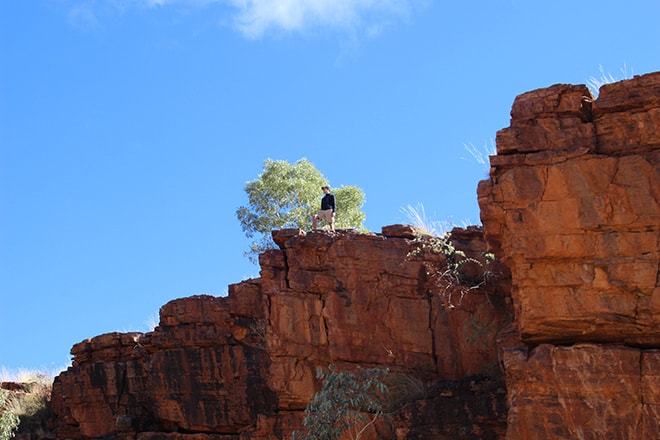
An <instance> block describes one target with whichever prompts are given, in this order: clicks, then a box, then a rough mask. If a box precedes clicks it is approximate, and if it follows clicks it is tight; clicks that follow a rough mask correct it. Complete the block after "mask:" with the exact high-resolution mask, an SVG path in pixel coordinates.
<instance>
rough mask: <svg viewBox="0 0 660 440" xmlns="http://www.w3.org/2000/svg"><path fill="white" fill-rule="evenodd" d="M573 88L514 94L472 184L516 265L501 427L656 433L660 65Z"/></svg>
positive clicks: (571, 434) (529, 434)
mask: <svg viewBox="0 0 660 440" xmlns="http://www.w3.org/2000/svg"><path fill="white" fill-rule="evenodd" d="M581 94H585V95H586V92H585V90H584V89H580V88H579V87H578V88H576V87H572V86H563V85H559V86H553V87H550V88H548V89H543V90H537V91H533V92H529V93H527V94H524V95H522V96H520V97H518V98H517V99H516V101H515V103H514V105H513V110H512V113H511V114H512V120H511V127H509V128H507V129H504V130H502V131H501V132H500V133H498V138H497V142H498V146H497V149H498V153H499V155H498V156H497V157H494V158H493V160H492V161H491V175H490V179H489V180H487V181H483V182H481V183H480V184H479V189H478V194H479V204H480V206H481V218H482V221H483V223H484V231H485V234H486V238H487V242H488V244H489V246H490V249H491V250H492V251H493V252H494V253H495V254H496V255H497V256H499V257H500V258H501V259H502V261H503V262H504V263H506V264H507V265H508V266H509V268H510V270H511V274H512V280H511V281H512V292H511V295H512V299H513V305H514V310H515V324H514V325H512V326H511V327H509V328H508V329H507V331H506V332H502V333H501V334H500V338H499V343H500V350H501V353H502V355H501V359H502V361H503V365H504V368H505V377H506V382H507V389H508V402H509V416H508V430H507V436H506V438H507V439H512V440H513V439H530V438H544V439H564V438H594V439H596V438H608V439H649V438H656V437H657V433H658V432H660V423H659V422H658V420H660V419H659V418H658V414H659V408H660V407H659V406H658V389H659V388H660V385H659V381H658V378H659V376H658V373H657V371H658V370H657V367H658V352H657V348H658V347H659V346H660V325H659V324H660V319H659V318H660V309H659V308H658V307H659V306H660V285H659V282H660V281H659V280H660V278H659V277H658V273H659V272H658V268H659V265H660V248H659V246H658V244H659V243H660V179H659V177H660V135H658V133H660V73H654V74H649V75H645V76H642V77H635V78H633V79H631V80H627V81H622V82H620V83H615V84H610V85H607V86H603V87H602V88H601V96H600V97H598V99H596V100H593V101H592V100H590V99H589V97H586V96H585V99H582V100H581V99H579V98H580V95H581ZM587 104H590V105H591V108H589V107H588V105H587ZM589 113H591V114H589ZM539 344H540V345H539ZM624 344H625V345H627V346H625V345H624Z"/></svg>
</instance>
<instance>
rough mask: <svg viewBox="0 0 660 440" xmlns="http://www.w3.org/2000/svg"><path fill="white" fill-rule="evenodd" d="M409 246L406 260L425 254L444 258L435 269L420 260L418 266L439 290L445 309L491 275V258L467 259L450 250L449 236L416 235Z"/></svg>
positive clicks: (454, 249) (430, 263) (457, 251)
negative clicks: (419, 265) (411, 248)
mask: <svg viewBox="0 0 660 440" xmlns="http://www.w3.org/2000/svg"><path fill="white" fill-rule="evenodd" d="M413 245H414V249H413V250H412V251H411V252H410V253H409V256H410V257H412V256H419V255H421V254H423V253H425V252H430V253H431V254H439V255H442V256H444V262H443V263H441V264H440V265H439V266H438V265H435V264H434V263H432V262H429V261H426V260H423V261H422V264H423V265H424V267H425V269H426V275H427V276H428V277H429V278H430V280H431V282H432V284H433V285H435V286H436V287H438V288H440V289H441V293H442V297H443V298H444V300H445V306H446V307H448V308H453V307H455V306H457V305H460V304H461V301H462V300H463V298H464V297H465V295H466V294H467V293H468V292H470V291H472V290H475V289H479V288H481V287H483V286H484V285H485V284H486V283H487V282H488V279H489V278H490V277H491V276H492V275H493V272H492V271H491V266H492V264H493V262H494V261H495V256H494V255H493V254H491V253H488V252H484V253H483V254H482V259H481V260H479V259H477V258H472V257H469V256H467V255H466V254H465V252H463V251H462V250H460V249H457V248H456V247H455V246H454V244H453V243H452V241H451V232H448V233H446V234H445V235H444V236H443V237H437V236H431V235H419V236H418V237H416V238H415V239H414V240H413ZM456 294H458V298H456V296H455V295H456Z"/></svg>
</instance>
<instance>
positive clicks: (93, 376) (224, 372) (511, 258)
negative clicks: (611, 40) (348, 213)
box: [51, 73, 660, 440]
mask: <svg viewBox="0 0 660 440" xmlns="http://www.w3.org/2000/svg"><path fill="white" fill-rule="evenodd" d="M497 149H498V154H497V156H494V157H492V158H491V173H490V178H489V179H488V180H485V181H483V182H481V183H480V184H479V188H478V198H479V204H480V207H481V219H482V222H483V225H484V226H483V232H482V230H481V229H480V228H477V227H469V228H467V229H460V228H458V229H455V230H454V231H452V233H451V241H450V243H451V246H449V247H445V248H442V247H438V242H437V241H434V239H432V238H429V237H428V236H427V237H425V238H423V239H422V238H421V237H422V236H421V235H420V234H419V233H418V231H416V230H415V229H414V228H412V227H409V226H403V225H394V226H387V227H384V228H383V230H382V233H380V234H374V233H369V234H361V233H357V232H354V231H348V230H346V231H338V232H336V233H331V232H311V233H305V232H303V231H300V230H297V229H295V230H293V229H291V230H281V231H275V232H274V235H273V238H274V240H275V242H276V243H277V245H278V246H279V249H277V250H270V251H267V252H265V253H264V254H262V255H261V256H260V266H261V274H260V277H259V278H257V279H252V280H246V281H243V282H241V283H239V284H234V285H232V286H230V288H229V296H228V297H223V298H218V297H212V296H195V297H189V298H181V299H177V300H174V301H171V302H169V303H168V304H166V305H164V306H163V307H162V308H161V311H160V323H159V325H158V327H157V328H156V329H155V330H154V331H152V332H149V333H146V334H142V333H128V334H126V333H124V334H120V333H112V334H106V335H101V336H97V337H94V338H91V339H88V340H85V341H83V342H81V343H79V344H77V345H75V346H74V347H73V349H72V354H73V356H74V358H73V365H72V366H71V367H70V368H69V369H68V370H67V371H66V372H63V373H62V374H60V376H58V377H57V378H56V380H55V383H54V385H53V394H52V408H53V413H54V417H53V419H52V420H51V428H52V432H53V433H54V435H55V437H57V438H62V439H64V438H67V439H91V438H105V439H114V438H117V439H127V440H128V439H136V440H151V439H154V440H155V439H159V440H161V439H164V440H206V439H208V440H211V439H219V440H239V439H240V440H251V439H288V438H290V436H291V433H292V432H293V431H294V430H297V429H300V427H301V423H302V420H303V418H304V410H305V407H306V405H307V403H308V402H309V401H310V399H311V398H312V396H313V394H314V393H315V392H316V391H317V390H318V389H319V387H320V383H319V380H318V379H317V378H316V375H315V372H316V370H317V369H318V368H326V367H327V366H328V365H329V364H333V365H334V366H335V367H336V368H337V369H355V368H356V367H358V366H361V367H364V368H370V367H380V368H382V367H386V368H389V369H390V371H392V372H394V373H395V374H396V375H397V377H399V378H401V379H402V380H404V379H405V381H407V382H405V383H409V384H410V386H409V387H407V388H408V389H407V390H405V392H403V391H402V392H401V393H400V395H393V396H391V397H392V399H394V400H397V399H398V400H397V401H398V404H397V406H396V408H395V410H393V411H392V412H391V414H388V416H387V417H386V418H384V419H383V420H382V423H380V424H377V425H375V426H374V427H372V428H373V429H371V430H370V431H368V432H367V435H366V437H365V438H369V439H371V438H386V439H397V440H403V439H507V440H519V439H567V438H571V439H572V438H575V439H601V438H607V439H639V440H647V439H651V438H657V433H658V432H660V373H659V371H660V325H659V323H660V281H659V280H660V272H659V268H660V246H659V244H660V179H659V177H660V73H653V74H649V75H644V76H639V77H635V78H633V79H630V80H626V81H622V82H619V83H615V84H610V85H606V86H603V87H602V88H601V90H600V96H599V97H598V98H597V99H594V98H593V97H592V95H591V93H590V92H589V90H588V89H587V88H586V87H585V86H573V85H555V86H552V87H549V88H546V89H541V90H536V91H532V92H529V93H525V94H523V95H521V96H519V97H518V98H517V99H516V100H515V102H514V104H513V108H512V111H511V125H510V127H508V128H505V129H503V130H501V131H500V132H499V133H498V134H497ZM461 252H463V253H464V254H465V257H463V256H462V255H463V254H462V253H461ZM491 252H492V253H493V254H494V255H495V256H496V257H497V258H496V260H495V261H492V260H491V259H490V258H488V255H489V253H491ZM459 257H460V258H459ZM457 259H459V260H460V264H457V261H458V260H457ZM402 388H405V387H402Z"/></svg>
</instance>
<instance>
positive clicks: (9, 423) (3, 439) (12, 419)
mask: <svg viewBox="0 0 660 440" xmlns="http://www.w3.org/2000/svg"><path fill="white" fill-rule="evenodd" d="M18 423H19V418H18V416H17V415H16V414H15V413H14V411H12V408H11V400H10V395H9V391H7V390H3V389H0V440H9V439H10V438H13V437H14V432H16V429H18Z"/></svg>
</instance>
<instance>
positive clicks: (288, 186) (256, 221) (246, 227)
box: [236, 158, 365, 261]
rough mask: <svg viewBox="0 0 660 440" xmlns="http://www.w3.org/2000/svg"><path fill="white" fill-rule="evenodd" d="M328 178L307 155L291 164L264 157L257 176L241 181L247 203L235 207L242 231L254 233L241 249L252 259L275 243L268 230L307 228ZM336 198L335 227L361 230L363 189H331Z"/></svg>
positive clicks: (347, 187) (247, 234)
mask: <svg viewBox="0 0 660 440" xmlns="http://www.w3.org/2000/svg"><path fill="white" fill-rule="evenodd" d="M325 185H328V180H327V179H326V178H325V177H323V174H321V172H320V171H319V170H317V169H316V167H314V164H312V163H311V162H310V161H309V160H307V159H304V158H303V159H300V160H299V161H298V162H296V163H295V164H290V163H289V162H287V161H284V160H271V159H267V160H266V161H265V162H264V169H263V171H262V173H261V174H260V175H259V177H258V178H257V179H255V180H251V181H249V182H247V183H246V184H245V192H246V193H247V195H248V204H247V205H245V206H241V207H239V208H238V210H237V211H236V216H237V217H238V220H239V221H240V222H241V227H242V228H243V232H245V235H246V236H247V237H248V238H254V237H256V239H255V241H253V242H252V244H251V246H250V249H249V250H248V251H247V252H246V253H245V254H246V255H247V256H248V257H250V260H252V261H255V257H257V256H258V255H259V254H260V253H261V252H263V251H264V250H266V249H272V248H274V247H275V243H274V242H273V239H272V237H271V231H272V230H274V229H282V228H301V229H307V228H309V226H310V218H311V216H312V214H314V213H316V212H318V211H319V209H320V207H321V203H320V196H321V187H322V186H325ZM333 194H334V195H335V199H336V202H337V218H336V224H335V227H336V228H356V229H359V230H363V229H364V226H363V225H362V223H363V222H364V219H365V214H364V212H362V204H363V203H364V193H363V191H362V190H361V189H360V188H358V187H355V186H341V187H339V188H335V189H333Z"/></svg>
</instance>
